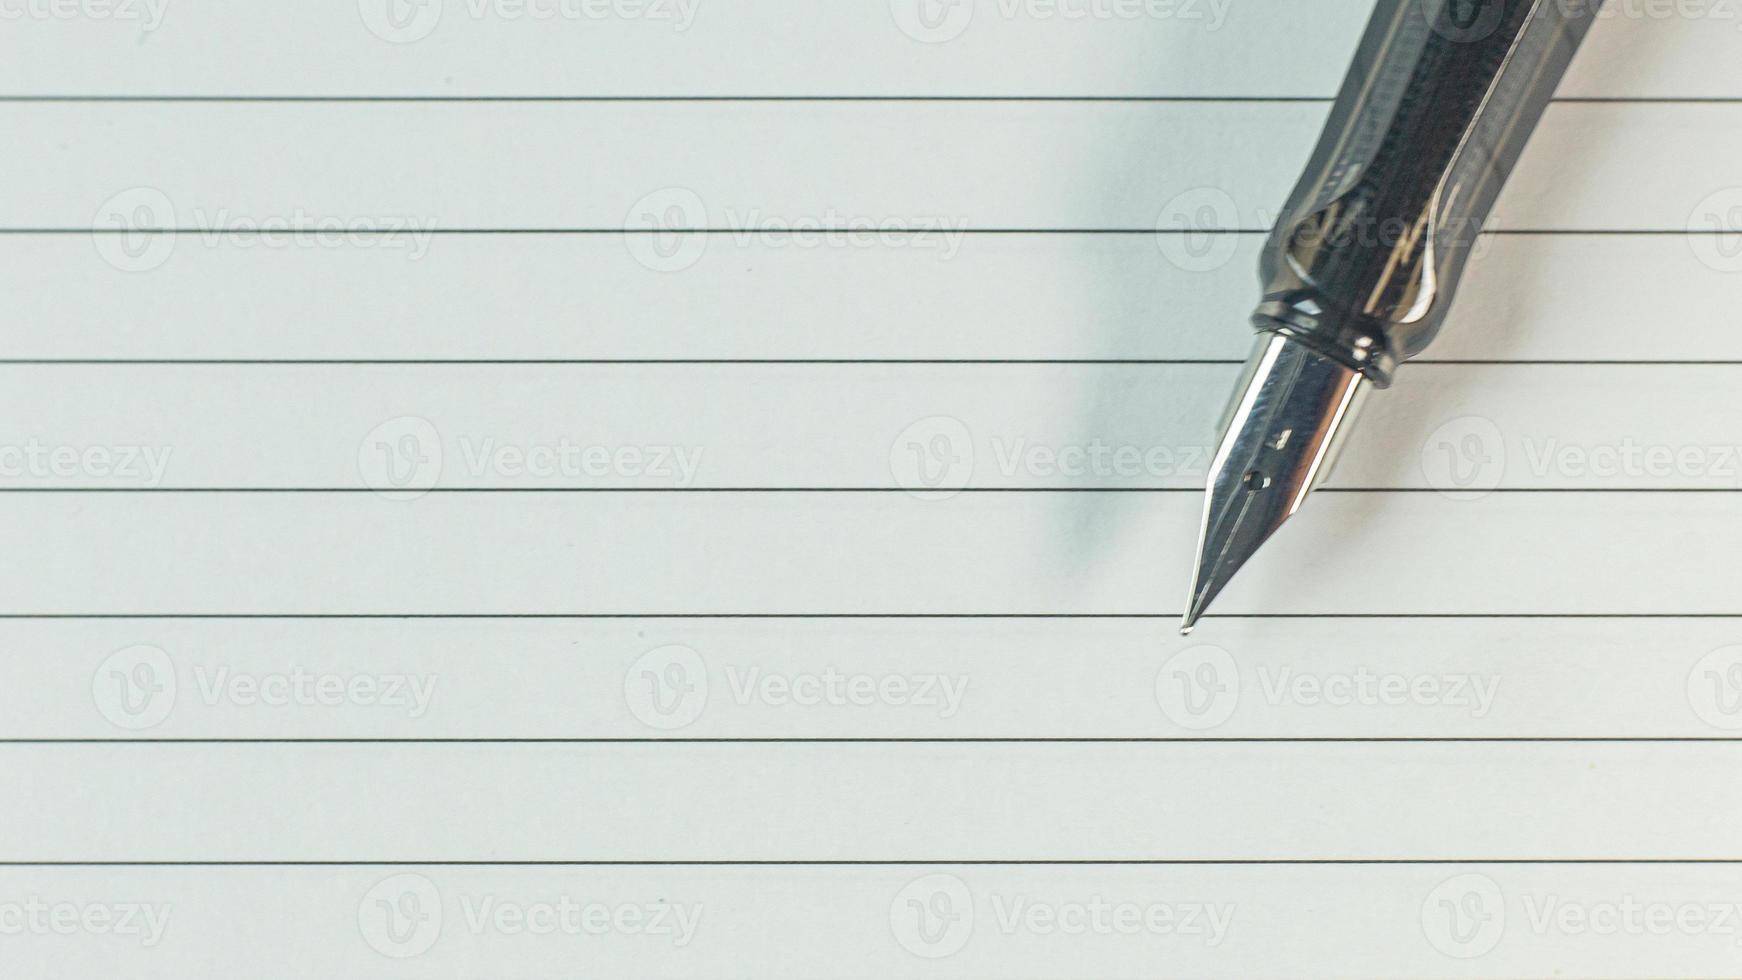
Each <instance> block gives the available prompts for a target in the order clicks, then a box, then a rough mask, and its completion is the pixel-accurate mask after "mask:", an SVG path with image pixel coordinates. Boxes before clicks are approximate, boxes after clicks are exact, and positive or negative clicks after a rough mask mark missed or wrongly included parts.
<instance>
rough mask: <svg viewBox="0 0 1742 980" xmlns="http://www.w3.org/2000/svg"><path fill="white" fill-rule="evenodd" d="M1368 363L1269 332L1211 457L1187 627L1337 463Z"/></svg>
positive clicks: (1249, 365) (1188, 629) (1187, 629)
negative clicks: (1349, 361) (1357, 365)
mask: <svg viewBox="0 0 1742 980" xmlns="http://www.w3.org/2000/svg"><path fill="white" fill-rule="evenodd" d="M1366 388H1367V385H1366V384H1365V383H1364V379H1363V378H1362V376H1361V375H1360V373H1358V372H1356V371H1354V370H1352V369H1350V368H1348V367H1345V366H1344V365H1342V364H1341V363H1339V362H1337V361H1334V360H1332V359H1330V358H1328V357H1325V356H1324V355H1322V354H1318V353H1316V352H1314V351H1313V350H1312V349H1311V348H1308V347H1306V346H1304V345H1302V344H1300V343H1298V342H1296V341H1293V340H1289V339H1288V338H1286V337H1283V336H1280V335H1274V334H1273V335H1266V336H1264V337H1261V338H1260V339H1259V343H1258V347H1257V349H1256V350H1254V351H1253V354H1252V357H1251V359H1250V360H1248V361H1247V362H1246V374H1245V376H1244V378H1243V379H1242V380H1241V384H1240V387H1239V389H1238V390H1237V391H1236V392H1235V393H1234V400H1233V402H1232V403H1231V404H1230V406H1229V412H1228V421H1227V423H1226V427H1225V429H1224V430H1223V432H1222V442H1221V445H1220V446H1219V447H1218V448H1217V450H1216V456H1215V460H1214V461H1213V462H1212V463H1211V464H1210V474H1209V486H1208V492H1207V499H1206V500H1205V502H1204V520H1203V525H1202V527H1201V529H1200V530H1199V536H1198V555H1197V570H1196V572H1195V574H1194V575H1193V576H1192V587H1191V594H1190V596H1189V597H1188V598H1187V602H1186V614H1185V620H1184V622H1183V623H1181V625H1180V633H1182V634H1190V633H1191V631H1192V629H1193V628H1195V627H1196V626H1197V623H1198V620H1199V619H1200V618H1202V616H1203V615H1204V611H1205V610H1207V609H1208V608H1209V607H1210V603H1212V602H1214V601H1215V599H1216V597H1217V596H1218V595H1220V594H1221V593H1222V590H1223V589H1224V588H1226V587H1227V585H1228V582H1229V581H1230V580H1231V579H1233V577H1234V575H1235V573H1236V572H1238V571H1239V570H1240V568H1241V566H1243V565H1245V564H1246V561H1247V559H1249V558H1251V557H1252V555H1253V553H1254V552H1256V551H1257V550H1258V548H1259V547H1260V546H1261V545H1263V544H1264V542H1266V541H1268V540H1270V536H1271V535H1272V534H1275V533H1276V530H1277V528H1280V527H1281V526H1282V525H1283V523H1284V522H1285V521H1287V520H1288V519H1289V518H1290V517H1292V516H1294V513H1295V512H1296V511H1297V510H1299V509H1300V505H1301V504H1302V503H1303V502H1304V501H1305V500H1306V497H1307V494H1308V493H1309V492H1311V490H1312V488H1313V487H1314V486H1315V485H1316V484H1317V483H1318V482H1319V481H1320V480H1321V479H1322V478H1323V477H1324V476H1325V474H1326V473H1328V472H1329V470H1330V464H1331V462H1332V461H1333V456H1334V451H1335V449H1336V448H1337V445H1338V441H1339V440H1338V436H1339V435H1340V434H1341V433H1343V432H1346V431H1347V430H1348V424H1347V423H1348V422H1349V419H1350V417H1351V416H1352V415H1353V414H1354V410H1355V407H1356V403H1357V401H1358V399H1359V396H1360V395H1361V393H1362V392H1363V391H1364V390H1365V389H1366Z"/></svg>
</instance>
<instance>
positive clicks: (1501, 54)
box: [1181, 0, 1601, 633]
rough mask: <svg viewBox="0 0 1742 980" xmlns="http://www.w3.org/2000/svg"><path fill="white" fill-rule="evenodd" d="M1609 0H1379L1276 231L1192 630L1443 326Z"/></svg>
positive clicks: (1209, 525) (1193, 602)
mask: <svg viewBox="0 0 1742 980" xmlns="http://www.w3.org/2000/svg"><path fill="white" fill-rule="evenodd" d="M1600 4H1601V0H1378V4H1377V9H1376V10H1375V11H1374V13H1373V17H1372V20H1371V21H1370V22H1369V24H1368V26H1367V31H1366V34H1365V35H1364V36H1363V38H1362V40H1361V43H1360V46H1359V47H1358V49H1357V50H1356V54H1355V63H1354V66H1353V67H1352V68H1351V69H1350V71H1349V74H1348V77H1347V78H1346V79H1345V81H1344V82H1343V87H1342V90H1341V92H1340V93H1339V94H1338V96H1337V99H1336V102H1335V103H1334V105H1333V106H1332V108H1331V111H1330V117H1329V121H1328V122H1327V123H1326V126H1325V130H1324V134H1323V135H1322V136H1321V137H1320V141H1319V144H1318V147H1317V149H1316V150H1314V152H1313V155H1312V158H1311V160H1310V161H1309V162H1308V164H1307V167H1306V172H1305V175H1304V176H1303V177H1302V178H1301V180H1300V183H1299V184H1298V185H1297V186H1296V187H1295V190H1294V193H1293V195H1292V196H1291V197H1290V199H1289V201H1288V203H1287V204H1286V205H1285V206H1284V207H1283V210H1282V212H1281V219H1280V220H1279V221H1278V222H1277V224H1276V227H1275V229H1274V230H1273V231H1272V232H1271V235H1270V238H1269V240H1268V241H1267V242H1266V244H1265V249H1264V254H1263V259H1262V261H1261V263H1260V269H1259V280H1260V283H1261V285H1262V294H1261V295H1262V299H1261V301H1260V302H1259V305H1258V309H1257V311H1256V312H1255V313H1254V314H1253V317H1252V324H1253V326H1254V327H1255V328H1256V329H1257V333H1258V336H1257V340H1256V343H1255V345H1254V348H1253V351H1252V356H1251V357H1250V358H1249V359H1248V360H1247V362H1246V367H1245V372H1244V375H1243V376H1242V378H1241V380H1240V382H1239V384H1238V386H1237V387H1236V389H1235V392H1234V396H1233V398H1232V400H1231V401H1230V402H1229V405H1228V410H1227V413H1226V415H1225V416H1224V418H1223V422H1222V425H1223V428H1222V437H1221V441H1220V443H1219V445H1218V446H1217V449H1216V453H1215V456H1214V458H1213V461H1212V462H1211V465H1210V471H1209V480H1208V488H1207V492H1206V500H1205V503H1204V516H1203V524H1202V526H1201V528H1200V531H1199V537H1198V553H1197V567H1196V572H1195V574H1194V575H1193V578H1192V585H1191V593H1190V595H1189V596H1188V597H1187V605H1186V614H1185V620H1184V623H1183V624H1182V626H1181V632H1184V633H1190V632H1191V630H1192V628H1193V627H1194V626H1195V625H1196V624H1197V622H1198V619H1199V618H1200V617H1201V616H1202V615H1203V614H1204V611H1205V610H1206V609H1207V608H1208V607H1209V605H1210V603H1211V602H1212V601H1214V600H1215V598H1216V596H1217V595H1219V594H1220V593H1221V592H1222V590H1223V588H1224V587H1226V586H1227V584H1228V582H1229V580H1230V579H1231V578H1233V577H1234V574H1235V573H1236V572H1237V571H1239V569H1240V568H1241V566H1243V565H1244V564H1245V563H1246V562H1247V560H1248V559H1249V558H1251V557H1252V555H1253V554H1254V553H1255V552H1256V551H1257V550H1258V548H1259V547H1260V546H1261V545H1263V544H1264V542H1265V541H1267V540H1269V539H1270V536H1271V535H1272V534H1275V533H1276V531H1277V529H1278V528H1280V527H1281V526H1282V525H1283V523H1284V522H1286V521H1287V520H1288V519H1289V518H1290V517H1292V516H1294V514H1295V512H1296V511H1298V510H1299V509H1300V507H1301V504H1302V503H1304V502H1305V501H1306V498H1307V495H1308V493H1310V492H1311V491H1312V490H1313V488H1314V487H1316V486H1318V485H1319V484H1320V483H1322V481H1323V480H1324V478H1325V476H1326V475H1327V474H1328V473H1329V471H1330V468H1331V464H1332V463H1333V462H1334V461H1335V457H1336V453H1337V450H1338V448H1339V446H1340V444H1341V442H1342V441H1343V439H1344V437H1345V436H1346V435H1347V434H1348V432H1349V429H1350V428H1351V426H1352V423H1353V420H1354V417H1355V415H1356V413H1357V410H1358V409H1359V407H1360V403H1361V401H1362V399H1363V396H1365V395H1366V394H1367V392H1369V391H1370V390H1372V389H1374V388H1389V387H1390V386H1391V383H1392V381H1393V379H1394V376H1395V374H1396V372H1397V368H1398V365H1400V364H1402V363H1403V362H1404V361H1407V360H1409V359H1410V358H1412V357H1414V356H1416V355H1417V354H1420V353H1421V352H1422V351H1423V350H1424V349H1426V347H1427V346H1428V344H1429V343H1430V342H1431V341H1432V340H1433V339H1434V336H1435V335H1436V334H1437V333H1438V332H1439V329H1440V326H1441V324H1443V323H1444V321H1445V317H1446V312H1447V309H1448V308H1449V307H1450V305H1451V303H1452V298H1453V294H1454V292H1455V291H1456V289H1457V285H1458V280H1459V279H1460V278H1461V276H1462V275H1463V271H1464V266H1465V264H1466V262H1467V261H1468V259H1469V257H1470V254H1471V251H1472V249H1473V248H1474V247H1475V244H1476V240H1477V236H1478V235H1479V233H1480V232H1481V230H1482V224H1483V222H1485V221H1486V220H1487V218H1488V215H1489V212H1491V211H1492V210H1493V207H1494V202H1495V200H1496V199H1497V198H1498V197H1499V196H1500V190H1501V187H1502V186H1503V185H1504V184H1505V183H1506V179H1507V177H1508V176H1510V174H1511V172H1512V169H1513V166H1514V164H1516V163H1517V162H1518V158H1519V156H1520V155H1521V154H1522V153H1523V151H1524V146H1525V143H1526V142H1527V141H1528V140H1529V139H1530V135H1531V132H1532V131H1533V130H1534V129H1535V128H1536V125H1537V123H1538V121H1539V120H1540V119H1541V118H1542V114H1543V111H1544V109H1546V108H1547V106H1548V103H1549V100H1550V98H1551V97H1552V96H1553V94H1554V90H1555V88H1556V86H1557V85H1558V84H1559V83H1560V80H1561V78H1562V76H1563V75H1565V74H1566V70H1567V66H1568V65H1569V64H1570V63H1571V62H1572V59H1573V55H1574V53H1575V52H1576V51H1577V50H1578V47H1579V45H1580V43H1581V42H1582V41H1583V40H1584V37H1585V34H1586V32H1587V31H1589V30H1590V27H1591V25H1592V23H1593V22H1594V21H1595V19H1596V11H1597V7H1598V6H1600Z"/></svg>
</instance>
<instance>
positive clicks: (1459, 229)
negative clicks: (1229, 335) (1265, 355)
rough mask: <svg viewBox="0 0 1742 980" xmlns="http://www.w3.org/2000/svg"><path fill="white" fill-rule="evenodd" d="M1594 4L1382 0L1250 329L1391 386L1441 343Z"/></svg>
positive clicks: (1272, 256)
mask: <svg viewBox="0 0 1742 980" xmlns="http://www.w3.org/2000/svg"><path fill="white" fill-rule="evenodd" d="M1597 3H1598V0H1380V2H1379V4H1378V8H1377V10H1376V11H1375V12H1374V15H1373V19H1372V21H1371V23H1370V24H1369V26H1368V29H1367V33H1366V35H1365V37H1364V38H1363V39H1362V42H1361V46H1360V49H1359V50H1358V52H1357V55H1356V58H1355V63H1354V66H1353V68H1352V69H1351V70H1350V73H1349V75H1348V78H1347V79H1346V80H1345V82H1344V85H1343V89H1342V92H1341V94H1340V95H1339V96H1338V99H1337V101H1336V104H1335V105H1334V107H1333V108H1332V110H1331V113H1330V117H1329V120H1328V121H1327V123H1326V127H1325V132H1324V135H1323V136H1322V137H1321V139H1320V143H1319V146H1318V148H1317V150H1316V151H1315V152H1314V155H1313V158H1312V161H1311V162H1310V163H1309V165H1308V167H1307V170H1306V173H1305V175H1304V176H1303V177H1302V180H1301V182H1300V184H1299V186H1297V187H1296V188H1295V192H1294V194H1293V196H1292V197H1291V199H1290V200H1289V202H1288V204H1287V206H1286V207H1285V208H1284V211H1283V217H1282V219H1281V221H1279V222H1278V224H1277V226H1276V229H1275V230H1274V231H1273V233H1272V235H1271V239H1270V243H1269V247H1268V249H1267V250H1266V253H1265V261H1264V267H1263V270H1262V274H1263V277H1264V281H1265V283H1264V284H1265V298H1264V301H1263V303H1262V304H1261V305H1260V307H1259V309H1258V312H1257V314H1256V315H1255V317H1254V322H1255V323H1256V325H1257V326H1258V327H1259V329H1261V330H1265V331H1270V332H1275V333H1283V334H1287V335H1289V336H1293V337H1296V338H1298V339H1300V340H1302V341H1303V342H1305V343H1307V344H1308V345H1309V346H1312V347H1314V348H1315V349H1318V350H1320V351H1321V352H1323V353H1326V354H1328V355H1330V356H1332V357H1335V358H1336V359H1338V360H1340V361H1343V362H1344V363H1345V364H1347V365H1349V366H1350V367H1353V368H1356V369H1358V370H1360V371H1362V372H1363V373H1364V374H1366V375H1368V376H1369V377H1370V378H1372V379H1373V380H1375V381H1377V382H1378V383H1380V384H1382V385H1383V384H1388V383H1389V382H1390V379H1391V373H1392V371H1393V370H1394V369H1395V367H1396V365H1397V364H1399V363H1401V362H1402V361H1405V360H1408V359H1409V358H1410V357H1413V356H1415V355H1416V354H1419V353H1420V352H1421V351H1422V350H1423V349H1425V348H1426V347H1427V345H1428V344H1429V343H1430V342H1431V341H1432V340H1433V338H1434V335H1435V334H1436V333H1437V332H1438V330H1439V328H1440V325H1441V324H1442V323H1443V322H1444V319H1445V315H1446V312H1447V310H1448V308H1449V307H1450V305H1451V302H1452V298H1453V295H1454V293H1455V292H1456V289H1457V284H1458V280H1459V279H1460V278H1461V276H1462V274H1463V269H1464V265H1465V263H1466V262H1467V261H1468V259H1469V255H1470V251H1471V249H1472V248H1473V247H1474V245H1475V243H1476V240H1477V237H1478V235H1479V234H1480V232H1481V230H1482V225H1483V223H1484V222H1485V221H1486V220H1487V218H1488V215H1489V213H1490V212H1491V211H1492V210H1493V207H1494V203H1495V201H1496V199H1497V198H1498V197H1499V195H1500V191H1501V188H1502V187H1503V186H1504V185H1505V182H1506V179H1507V177H1509V176H1510V175H1511V173H1512V169H1513V167H1514V165H1515V164H1516V163H1517V162H1518V159H1519V157H1520V155H1521V154H1522V153H1523V151H1524V147H1525V144H1526V143H1527V142H1528V140H1529V138H1530V134H1531V132H1532V131H1533V130H1534V129H1535V128H1536V124H1537V122H1538V121H1539V119H1540V118H1541V116H1542V113H1543V110H1544V109H1545V108H1546V106H1547V104H1548V102H1549V100H1550V98H1551V97H1552V96H1553V94H1554V90H1555V88H1556V86H1558V85H1559V83H1560V80H1561V78H1562V76H1563V75H1564V74H1565V73H1566V70H1567V67H1568V65H1569V64H1570V63H1571V61H1572V58H1573V55H1574V53H1575V52H1576V51H1577V49H1578V46H1579V44H1580V42H1581V41H1582V40H1583V39H1584V36H1585V33H1586V32H1587V31H1588V30H1589V28H1590V26H1591V24H1592V23H1593V21H1594V18H1595V13H1596V6H1597Z"/></svg>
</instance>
